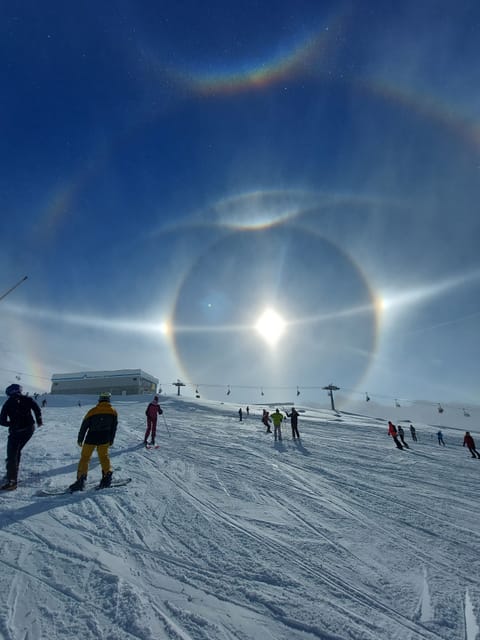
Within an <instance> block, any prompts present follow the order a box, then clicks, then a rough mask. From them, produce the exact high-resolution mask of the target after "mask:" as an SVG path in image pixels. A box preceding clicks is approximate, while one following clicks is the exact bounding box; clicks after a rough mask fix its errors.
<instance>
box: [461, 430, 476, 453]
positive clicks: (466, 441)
mask: <svg viewBox="0 0 480 640" xmlns="http://www.w3.org/2000/svg"><path fill="white" fill-rule="evenodd" d="M463 446H464V447H465V446H467V447H468V450H469V451H470V453H471V454H472V458H475V457H477V458H480V453H478V451H477V450H476V449H475V440H474V439H473V438H472V436H471V435H470V431H465V436H464V438H463ZM475 454H476V455H475Z"/></svg>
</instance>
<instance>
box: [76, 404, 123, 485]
mask: <svg viewBox="0 0 480 640" xmlns="http://www.w3.org/2000/svg"><path fill="white" fill-rule="evenodd" d="M117 424H118V415H117V412H116V411H115V409H114V408H113V407H112V405H111V404H110V393H101V394H100V397H99V398H98V404H97V405H96V406H95V407H93V408H92V409H90V411H88V412H87V414H86V415H85V417H84V419H83V422H82V426H81V427H80V431H79V432H78V438H77V443H78V446H79V447H82V453H81V455H80V460H79V463H78V468H77V480H76V481H75V482H74V483H73V484H71V485H70V486H69V490H70V491H71V492H73V491H82V490H83V488H84V486H85V480H86V479H87V474H88V465H89V463H90V458H91V457H92V453H93V452H94V451H95V449H96V450H97V454H98V459H99V460H100V465H101V467H102V479H101V481H100V487H101V488H105V487H109V486H110V484H111V482H112V466H111V464H110V458H109V457H108V449H109V447H110V446H111V445H112V444H113V441H114V440H115V434H116V433H117Z"/></svg>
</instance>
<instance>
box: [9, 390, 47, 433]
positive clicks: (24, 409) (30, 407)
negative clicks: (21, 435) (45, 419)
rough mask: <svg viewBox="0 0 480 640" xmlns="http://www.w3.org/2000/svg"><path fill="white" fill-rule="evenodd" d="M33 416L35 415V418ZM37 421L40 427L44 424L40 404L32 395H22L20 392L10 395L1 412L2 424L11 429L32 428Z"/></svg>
mask: <svg viewBox="0 0 480 640" xmlns="http://www.w3.org/2000/svg"><path fill="white" fill-rule="evenodd" d="M32 413H33V415H32ZM33 416H35V420H34V418H33ZM35 421H36V422H37V425H38V426H39V427H40V426H41V424H42V412H41V410H40V407H39V406H38V404H37V403H36V402H35V400H33V398H30V396H22V395H20V394H15V395H14V396H10V398H8V399H7V400H6V402H5V403H4V405H3V407H2V411H1V412H0V425H2V427H9V429H10V431H22V430H23V429H30V428H31V427H33V425H34V424H35Z"/></svg>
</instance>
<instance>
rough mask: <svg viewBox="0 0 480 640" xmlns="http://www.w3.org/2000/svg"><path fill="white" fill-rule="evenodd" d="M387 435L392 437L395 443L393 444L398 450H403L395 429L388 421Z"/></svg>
mask: <svg viewBox="0 0 480 640" xmlns="http://www.w3.org/2000/svg"><path fill="white" fill-rule="evenodd" d="M388 435H389V436H392V438H393V441H394V442H395V444H396V445H397V448H398V449H403V447H402V445H401V444H400V441H399V439H398V433H397V428H396V427H395V425H394V424H393V422H391V421H390V420H389V421H388Z"/></svg>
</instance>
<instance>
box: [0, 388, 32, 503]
mask: <svg viewBox="0 0 480 640" xmlns="http://www.w3.org/2000/svg"><path fill="white" fill-rule="evenodd" d="M5 395H6V396H8V397H7V400H6V402H5V403H4V405H3V407H2V410H1V412H0V425H2V427H8V442H7V459H6V466H7V473H6V477H5V481H4V483H3V484H2V486H0V490H3V491H13V490H14V489H16V488H17V477H18V468H19V466H20V458H21V454H22V449H23V447H24V446H25V445H26V444H27V442H28V441H29V440H30V438H31V437H32V436H33V432H34V431H35V422H36V423H37V426H38V427H41V426H42V411H41V409H40V407H39V406H38V404H37V403H36V402H35V400H33V399H32V398H30V397H29V396H24V395H23V394H22V387H21V386H20V385H19V384H11V385H9V386H8V387H7V388H6V389H5ZM32 413H33V415H34V416H35V420H34V418H33V416H32Z"/></svg>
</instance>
